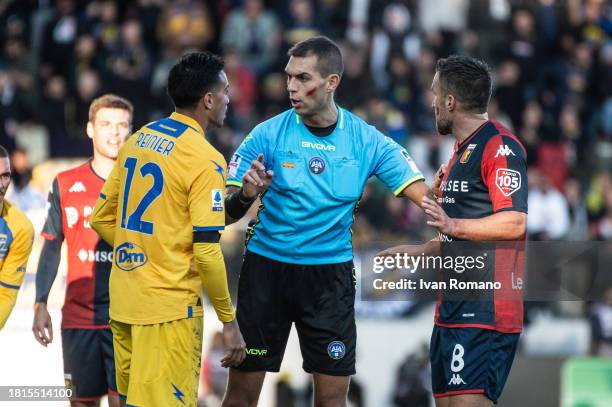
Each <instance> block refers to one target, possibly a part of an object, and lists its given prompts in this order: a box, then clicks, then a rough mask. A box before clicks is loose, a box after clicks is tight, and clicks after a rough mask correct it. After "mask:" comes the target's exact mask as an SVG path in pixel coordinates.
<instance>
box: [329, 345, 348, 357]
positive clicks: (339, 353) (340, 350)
mask: <svg viewBox="0 0 612 407" xmlns="http://www.w3.org/2000/svg"><path fill="white" fill-rule="evenodd" d="M327 354H328V355H329V357H330V358H332V359H334V360H339V359H342V358H343V357H344V355H345V354H346V347H345V346H344V343H342V341H333V342H331V343H330V344H329V345H327Z"/></svg>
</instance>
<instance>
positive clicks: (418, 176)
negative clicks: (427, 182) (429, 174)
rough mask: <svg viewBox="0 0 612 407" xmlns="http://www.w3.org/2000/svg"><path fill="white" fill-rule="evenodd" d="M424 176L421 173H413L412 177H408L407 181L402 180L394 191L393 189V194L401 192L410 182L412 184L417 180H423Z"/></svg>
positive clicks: (396, 194)
mask: <svg viewBox="0 0 612 407" xmlns="http://www.w3.org/2000/svg"><path fill="white" fill-rule="evenodd" d="M424 179H425V177H424V176H423V175H421V174H419V175H415V176H414V177H412V178H410V179H409V180H408V181H406V182H404V183H403V184H401V185H400V186H399V187H397V188H396V189H395V190H394V191H393V195H395V196H398V195H399V194H401V193H402V191H403V190H404V189H406V188H407V187H408V186H409V185H410V184H413V183H415V182H417V181H421V180H424Z"/></svg>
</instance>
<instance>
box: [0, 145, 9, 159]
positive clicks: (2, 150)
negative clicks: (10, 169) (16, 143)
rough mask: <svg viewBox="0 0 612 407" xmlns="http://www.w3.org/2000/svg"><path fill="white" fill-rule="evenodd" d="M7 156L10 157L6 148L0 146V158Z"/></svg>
mask: <svg viewBox="0 0 612 407" xmlns="http://www.w3.org/2000/svg"><path fill="white" fill-rule="evenodd" d="M9 156H10V154H9V152H8V150H7V149H6V148H4V146H0V158H7V157H9Z"/></svg>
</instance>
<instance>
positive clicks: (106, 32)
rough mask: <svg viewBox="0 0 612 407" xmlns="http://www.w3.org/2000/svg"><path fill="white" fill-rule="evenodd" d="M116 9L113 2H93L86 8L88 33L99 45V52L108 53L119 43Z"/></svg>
mask: <svg viewBox="0 0 612 407" xmlns="http://www.w3.org/2000/svg"><path fill="white" fill-rule="evenodd" d="M117 8H118V6H117V2H116V1H114V0H98V1H93V2H91V3H90V4H89V5H88V6H87V8H86V13H85V15H86V20H87V26H88V27H89V30H88V31H89V32H90V33H91V35H93V37H94V38H95V39H96V40H97V41H99V42H100V43H101V45H102V46H101V48H102V49H101V50H100V51H106V52H110V51H111V50H113V49H115V48H116V47H117V44H118V43H119V32H120V30H121V27H120V24H119V16H118V9H117Z"/></svg>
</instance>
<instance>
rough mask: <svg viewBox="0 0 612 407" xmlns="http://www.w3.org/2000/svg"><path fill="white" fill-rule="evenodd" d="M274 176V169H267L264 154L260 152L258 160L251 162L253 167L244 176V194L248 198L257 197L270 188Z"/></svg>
mask: <svg viewBox="0 0 612 407" xmlns="http://www.w3.org/2000/svg"><path fill="white" fill-rule="evenodd" d="M273 176H274V172H273V171H272V170H266V167H265V166H264V156H263V154H261V153H260V154H259V155H258V156H257V160H253V161H252V162H251V168H249V169H248V170H247V171H246V173H245V174H244V176H243V177H242V194H243V195H244V197H245V198H247V199H252V198H255V197H257V195H259V194H261V193H262V192H264V191H265V190H266V189H267V188H268V185H270V183H271V182H272V177H273Z"/></svg>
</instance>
